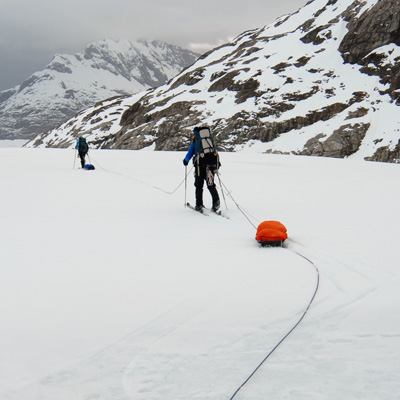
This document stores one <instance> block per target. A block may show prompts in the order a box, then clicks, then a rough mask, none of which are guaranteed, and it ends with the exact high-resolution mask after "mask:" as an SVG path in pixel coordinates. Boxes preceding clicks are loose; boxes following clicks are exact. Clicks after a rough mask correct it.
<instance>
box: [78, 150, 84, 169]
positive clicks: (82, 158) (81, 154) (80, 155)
mask: <svg viewBox="0 0 400 400" xmlns="http://www.w3.org/2000/svg"><path fill="white" fill-rule="evenodd" d="M85 156H86V153H81V152H79V158H80V159H81V165H82V168H85Z"/></svg>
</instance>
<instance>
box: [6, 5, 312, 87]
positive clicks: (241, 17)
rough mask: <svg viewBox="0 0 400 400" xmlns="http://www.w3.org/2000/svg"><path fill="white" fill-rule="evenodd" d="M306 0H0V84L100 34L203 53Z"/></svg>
mask: <svg viewBox="0 0 400 400" xmlns="http://www.w3.org/2000/svg"><path fill="white" fill-rule="evenodd" d="M307 2H308V1H307V0H285V1H278V2H277V1H276V0H247V1H245V2H243V1H242V0H230V1H220V0H204V1H202V2H195V1H190V0H189V1H188V0H168V1H166V0H114V1H112V2H111V1H109V0H69V1H68V2H65V1H60V0H36V1H32V0H18V1H15V0H0V9H1V13H0V91H3V90H7V89H11V88H13V87H14V86H16V85H20V84H21V83H22V82H23V81H24V80H25V79H27V78H28V77H29V76H30V75H31V74H32V73H34V72H36V71H40V70H42V69H43V68H44V67H45V66H46V65H47V64H49V63H50V62H51V60H52V58H53V56H54V55H55V54H75V53H79V52H81V51H82V50H83V49H84V48H85V47H86V46H87V45H88V44H89V43H92V42H95V41H98V40H102V39H108V38H111V39H128V40H131V41H136V40H140V39H144V40H162V41H165V42H167V43H171V44H174V45H177V46H181V47H184V48H188V49H191V50H193V51H196V52H198V53H203V52H205V51H207V50H210V49H212V48H214V47H216V46H218V45H220V44H222V43H226V42H227V41H229V40H231V39H233V38H234V37H236V36H237V35H239V34H241V33H242V32H244V31H247V30H250V29H255V28H261V27H263V26H265V25H268V24H269V23H271V22H273V21H274V20H275V19H276V18H277V17H279V16H281V15H284V14H288V13H293V12H295V11H297V10H298V9H299V8H300V7H302V6H303V5H305V4H306V3H307Z"/></svg>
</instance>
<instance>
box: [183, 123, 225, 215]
mask: <svg viewBox="0 0 400 400" xmlns="http://www.w3.org/2000/svg"><path fill="white" fill-rule="evenodd" d="M193 134H194V135H193V141H192V143H191V145H190V147H189V150H188V152H187V154H186V157H185V158H184V159H183V165H185V166H187V165H188V164H189V161H190V160H191V159H193V164H194V166H195V172H194V176H195V181H194V186H195V188H196V206H195V209H196V210H197V211H201V210H202V209H203V208H204V205H203V186H204V181H205V182H206V184H207V188H208V190H209V192H210V194H211V197H212V211H214V212H217V210H218V209H219V207H220V200H219V195H218V191H217V188H216V185H215V182H214V176H215V173H216V172H218V168H219V167H220V166H221V163H220V162H219V155H218V152H217V149H216V147H215V146H214V141H213V139H212V136H211V131H210V128H208V127H196V128H194V129H193Z"/></svg>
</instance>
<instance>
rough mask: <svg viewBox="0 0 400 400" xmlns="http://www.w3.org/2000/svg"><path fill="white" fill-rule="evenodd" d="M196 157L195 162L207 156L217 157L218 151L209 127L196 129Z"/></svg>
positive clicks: (194, 130) (194, 131)
mask: <svg viewBox="0 0 400 400" xmlns="http://www.w3.org/2000/svg"><path fill="white" fill-rule="evenodd" d="M193 133H194V146H195V148H194V155H195V160H197V159H198V158H199V157H204V156H205V155H206V154H209V153H214V155H215V156H216V155H217V149H216V147H215V145H214V141H213V138H212V136H211V131H210V128H208V127H201V128H194V129H193Z"/></svg>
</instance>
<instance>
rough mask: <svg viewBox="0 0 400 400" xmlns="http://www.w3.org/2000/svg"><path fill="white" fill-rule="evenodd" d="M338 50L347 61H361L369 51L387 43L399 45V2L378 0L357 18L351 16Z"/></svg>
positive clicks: (396, 0) (395, 0) (397, 0)
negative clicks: (346, 31)
mask: <svg viewBox="0 0 400 400" xmlns="http://www.w3.org/2000/svg"><path fill="white" fill-rule="evenodd" d="M347 28H348V30H349V32H348V33H347V34H346V36H345V37H344V38H343V41H342V42H341V44H340V46H339V51H340V52H341V53H342V54H343V58H344V60H345V61H346V62H349V63H361V64H362V59H363V57H365V56H366V55H367V54H368V53H370V52H371V51H373V50H375V49H377V48H378V47H381V46H383V45H386V44H389V43H395V44H397V45H400V2H399V0H379V1H378V2H377V3H376V4H375V6H374V7H372V8H371V9H369V10H368V11H366V12H364V13H363V14H362V15H361V16H360V17H359V18H352V19H351V20H350V21H349V23H348V25H347Z"/></svg>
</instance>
